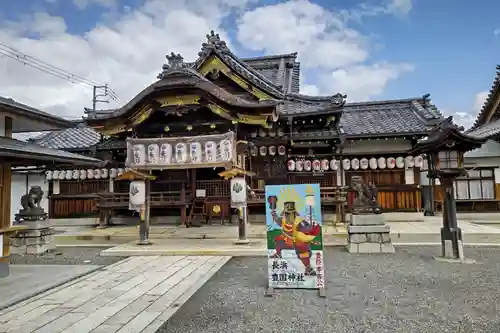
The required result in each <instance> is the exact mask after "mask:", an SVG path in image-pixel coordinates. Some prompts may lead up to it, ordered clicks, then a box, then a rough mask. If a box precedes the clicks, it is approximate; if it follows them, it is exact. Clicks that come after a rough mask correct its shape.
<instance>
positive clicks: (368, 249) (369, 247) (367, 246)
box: [358, 243, 380, 253]
mask: <svg viewBox="0 0 500 333" xmlns="http://www.w3.org/2000/svg"><path fill="white" fill-rule="evenodd" d="M358 253H380V243H362V244H358Z"/></svg>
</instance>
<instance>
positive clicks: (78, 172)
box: [71, 170, 80, 180]
mask: <svg viewBox="0 0 500 333" xmlns="http://www.w3.org/2000/svg"><path fill="white" fill-rule="evenodd" d="M71 178H73V179H74V180H77V179H80V171H78V170H73V174H72V175H71Z"/></svg>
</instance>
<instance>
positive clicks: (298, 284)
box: [265, 184, 325, 289]
mask: <svg viewBox="0 0 500 333" xmlns="http://www.w3.org/2000/svg"><path fill="white" fill-rule="evenodd" d="M265 190H266V224H267V251H268V275H269V287H270V288H302V289H320V288H324V286H325V276H324V269H323V232H322V224H323V222H322V215H321V203H320V188H319V184H300V185H270V186H266V188H265Z"/></svg>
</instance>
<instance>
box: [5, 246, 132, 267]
mask: <svg viewBox="0 0 500 333" xmlns="http://www.w3.org/2000/svg"><path fill="white" fill-rule="evenodd" d="M104 249H105V248H104V247H61V248H57V249H56V250H55V251H54V252H50V253H47V254H44V255H39V256H37V255H24V256H21V255H17V254H12V255H11V256H10V263H11V264H17V265H104V266H107V265H111V264H113V263H115V262H117V261H120V260H122V259H125V257H101V256H100V255H99V253H100V252H101V251H102V250H104Z"/></svg>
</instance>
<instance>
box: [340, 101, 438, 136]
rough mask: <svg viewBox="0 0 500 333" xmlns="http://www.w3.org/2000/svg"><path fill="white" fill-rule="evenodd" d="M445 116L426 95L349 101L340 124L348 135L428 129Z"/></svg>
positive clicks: (383, 133) (410, 131)
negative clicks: (370, 100)
mask: <svg viewBox="0 0 500 333" xmlns="http://www.w3.org/2000/svg"><path fill="white" fill-rule="evenodd" d="M441 119H442V116H441V113H440V112H439V111H438V110H437V109H436V108H435V106H433V105H430V104H429V105H428V104H426V102H425V99H422V98H421V99H405V100H393V101H379V102H361V103H351V104H349V103H348V104H346V105H345V106H344V108H343V114H342V118H341V119H340V125H341V126H342V128H343V129H344V133H345V134H346V135H347V136H369V135H385V134H389V135H390V134H404V133H408V134H411V133H424V132H426V131H428V130H429V129H430V128H432V127H433V126H435V125H436V124H437V123H438V122H439V120H441Z"/></svg>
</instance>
